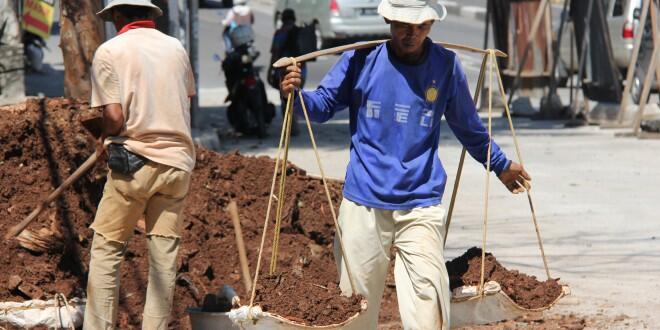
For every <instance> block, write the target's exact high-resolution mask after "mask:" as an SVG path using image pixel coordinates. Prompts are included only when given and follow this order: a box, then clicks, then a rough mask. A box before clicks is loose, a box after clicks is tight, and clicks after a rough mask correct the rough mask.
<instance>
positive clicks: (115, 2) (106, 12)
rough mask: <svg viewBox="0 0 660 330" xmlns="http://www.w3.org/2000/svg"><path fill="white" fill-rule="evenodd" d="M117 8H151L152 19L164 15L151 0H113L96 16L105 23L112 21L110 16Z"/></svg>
mask: <svg viewBox="0 0 660 330" xmlns="http://www.w3.org/2000/svg"><path fill="white" fill-rule="evenodd" d="M117 6H138V7H147V8H150V9H151V16H152V18H156V17H158V16H162V15H163V11H162V10H160V8H158V6H156V5H154V4H153V3H151V0H111V1H110V3H108V5H107V6H105V8H103V10H101V11H100V12H98V13H96V15H99V17H101V18H102V19H103V20H105V21H109V20H112V16H111V14H110V13H111V11H112V10H111V9H112V8H113V7H117Z"/></svg>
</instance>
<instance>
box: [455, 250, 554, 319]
mask: <svg viewBox="0 0 660 330" xmlns="http://www.w3.org/2000/svg"><path fill="white" fill-rule="evenodd" d="M447 271H448V272H449V286H450V287H451V289H452V290H453V289H455V288H458V287H461V286H463V285H479V282H480V280H481V249H479V248H476V247H473V248H471V249H469V250H468V251H467V252H465V253H464V254H463V255H462V256H460V257H458V258H456V259H454V260H452V261H449V262H447ZM484 277H485V280H484V281H485V282H488V281H495V282H498V283H499V284H500V285H501V286H502V289H503V290H504V292H505V293H506V294H507V295H508V296H509V297H510V298H511V299H512V300H513V301H515V302H516V303H517V304H518V305H520V306H522V307H525V308H529V309H534V308H542V307H547V306H549V305H550V304H551V303H552V302H553V301H555V300H556V299H557V298H558V297H559V295H560V294H561V291H562V288H561V286H560V285H559V284H558V283H557V281H558V280H556V279H549V280H546V281H545V282H540V281H538V280H537V279H536V277H534V276H529V275H526V274H523V273H520V272H519V271H517V270H508V269H506V268H504V266H502V265H501V264H500V263H499V262H498V261H497V259H495V256H493V255H492V254H490V253H486V265H485V270H484Z"/></svg>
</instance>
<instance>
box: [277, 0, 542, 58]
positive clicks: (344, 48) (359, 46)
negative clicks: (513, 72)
mask: <svg viewBox="0 0 660 330" xmlns="http://www.w3.org/2000/svg"><path fill="white" fill-rule="evenodd" d="M546 1H547V0H546ZM386 41H388V40H375V41H362V42H356V43H354V44H350V45H344V46H338V47H333V48H328V49H322V50H317V51H315V52H312V53H309V54H305V55H302V56H298V57H294V58H291V57H283V58H281V59H279V60H277V61H276V62H275V63H273V67H274V68H285V67H287V66H289V65H291V64H293V62H294V60H295V62H296V63H302V62H306V61H309V60H313V59H315V58H317V57H320V56H326V55H333V54H339V53H342V52H346V51H349V50H357V49H363V48H369V47H375V46H378V45H380V44H382V43H384V42H386ZM435 44H438V45H441V46H443V47H445V48H449V49H454V50H462V51H466V52H472V53H479V54H488V52H487V51H486V50H483V49H478V48H474V47H469V46H464V45H458V44H452V43H447V42H436V43H435ZM494 53H495V56H497V57H507V55H506V54H505V53H504V52H502V51H500V50H494Z"/></svg>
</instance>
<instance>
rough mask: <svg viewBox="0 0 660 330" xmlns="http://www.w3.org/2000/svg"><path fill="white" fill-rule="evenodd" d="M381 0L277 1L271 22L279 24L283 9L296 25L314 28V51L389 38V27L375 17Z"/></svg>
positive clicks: (379, 18)
mask: <svg viewBox="0 0 660 330" xmlns="http://www.w3.org/2000/svg"><path fill="white" fill-rule="evenodd" d="M379 3H380V0H277V1H276V3H275V12H274V15H273V18H274V20H275V26H276V27H277V26H278V25H279V24H280V22H279V21H280V15H281V13H282V11H284V9H286V8H291V9H293V10H294V11H295V13H296V23H297V24H298V25H304V24H309V25H314V26H315V32H316V37H317V40H318V45H317V46H318V47H317V48H324V47H329V46H332V45H333V44H335V43H338V42H342V41H345V42H346V41H352V40H358V39H359V40H366V39H380V38H389V37H390V28H389V25H387V24H386V23H385V20H384V19H383V18H382V17H381V16H380V15H378V11H377V8H378V4H379Z"/></svg>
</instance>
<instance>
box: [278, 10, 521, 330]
mask: <svg viewBox="0 0 660 330" xmlns="http://www.w3.org/2000/svg"><path fill="white" fill-rule="evenodd" d="M378 12H379V14H380V15H382V16H383V17H384V18H385V21H386V22H387V23H388V24H389V25H390V32H391V34H392V39H391V40H390V41H388V42H386V43H384V44H381V45H379V46H375V47H373V48H367V49H361V50H355V51H349V52H346V53H344V54H343V55H342V56H341V58H340V59H339V61H338V62H337V63H336V64H335V66H334V67H333V68H332V69H331V70H330V71H329V72H328V73H327V74H326V76H325V78H324V79H323V80H322V81H321V84H320V86H319V87H318V88H317V89H316V90H315V91H307V92H304V93H303V96H304V100H305V104H306V106H307V109H308V111H309V115H310V116H311V118H312V120H314V121H317V122H324V121H327V120H329V119H330V118H332V116H333V115H334V114H335V113H336V112H337V111H339V110H342V109H345V108H348V110H349V112H350V132H351V145H350V161H349V164H348V168H347V171H346V181H345V184H344V191H343V195H344V200H343V202H342V203H341V207H340V211H339V226H340V230H341V232H342V234H343V242H344V248H345V252H346V257H347V259H348V261H349V263H350V264H349V267H350V270H351V272H352V274H353V276H354V277H355V278H354V279H355V282H356V290H357V291H358V292H357V293H358V294H361V295H363V296H364V297H366V298H367V299H368V302H369V305H368V306H369V307H368V309H367V312H366V313H367V315H366V316H365V318H364V322H365V323H363V324H360V325H357V324H356V327H355V328H356V329H376V325H377V321H378V311H379V306H380V302H381V297H382V294H383V289H384V286H385V277H386V275H387V271H388V264H389V261H390V254H389V251H390V248H392V247H394V248H395V250H396V262H395V270H394V274H395V282H396V289H397V296H398V301H399V311H400V314H401V319H402V322H403V326H404V328H405V329H425V330H432V329H449V315H450V314H449V301H450V290H449V279H448V275H447V269H446V267H445V260H444V256H443V241H444V233H445V227H444V226H445V207H444V206H443V204H442V203H441V202H442V195H443V192H444V189H445V183H446V178H447V174H446V172H445V169H444V168H443V167H442V164H441V163H440V159H439V158H438V144H439V140H440V123H441V118H442V116H444V117H445V118H446V120H447V123H448V124H449V127H450V128H451V130H452V131H453V132H454V134H455V135H456V137H457V138H458V140H459V141H460V142H461V143H462V144H463V145H464V146H465V147H466V148H467V150H468V152H469V153H470V155H472V157H473V158H474V159H476V160H477V161H478V162H480V163H482V164H484V165H485V163H486V161H487V153H488V144H489V140H490V139H489V136H488V131H487V130H486V128H485V127H484V126H483V124H482V122H481V119H480V118H479V116H478V115H477V111H476V108H475V106H474V103H473V101H472V98H471V96H470V91H469V88H468V83H467V80H466V77H465V74H464V73H463V70H462V68H461V64H460V63H459V60H458V58H457V56H456V55H455V53H453V52H451V51H449V50H447V49H445V48H443V47H442V46H439V45H435V44H434V43H433V42H432V41H431V40H430V39H429V38H427V36H428V34H429V31H430V30H431V26H432V25H433V23H434V21H439V20H442V19H443V18H444V17H445V15H446V9H445V7H444V6H443V5H441V4H438V2H437V0H382V2H381V3H380V5H379V7H378ZM300 81H301V76H300V69H299V68H298V67H296V66H290V67H288V68H287V73H286V76H285V77H284V79H283V81H282V83H281V85H280V89H281V91H282V92H283V93H285V94H287V93H289V92H291V91H294V90H296V89H298V88H299V87H300ZM296 111H297V112H298V113H300V112H301V111H302V109H301V106H300V102H296ZM490 157H491V164H492V166H491V168H492V169H493V171H495V173H496V174H497V176H498V177H499V179H500V180H501V181H502V183H503V184H504V185H505V186H506V187H507V188H508V189H509V190H510V191H511V192H513V193H519V192H522V191H524V190H523V188H521V186H520V185H521V184H523V183H524V180H523V178H524V179H526V180H530V176H529V175H528V174H527V173H526V172H525V170H524V169H523V168H522V166H520V165H519V164H517V163H515V162H512V161H510V160H508V159H507V157H506V156H505V154H504V153H503V152H502V150H500V148H499V146H498V145H497V144H495V143H494V142H493V144H492V150H491V154H490ZM338 248H339V244H338V242H337V240H335V257H336V261H337V267H338V270H339V274H340V287H341V289H342V292H343V293H344V294H351V293H352V292H351V285H350V281H349V278H348V273H347V271H346V268H345V265H344V263H343V260H342V256H341V253H339V249H338Z"/></svg>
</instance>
